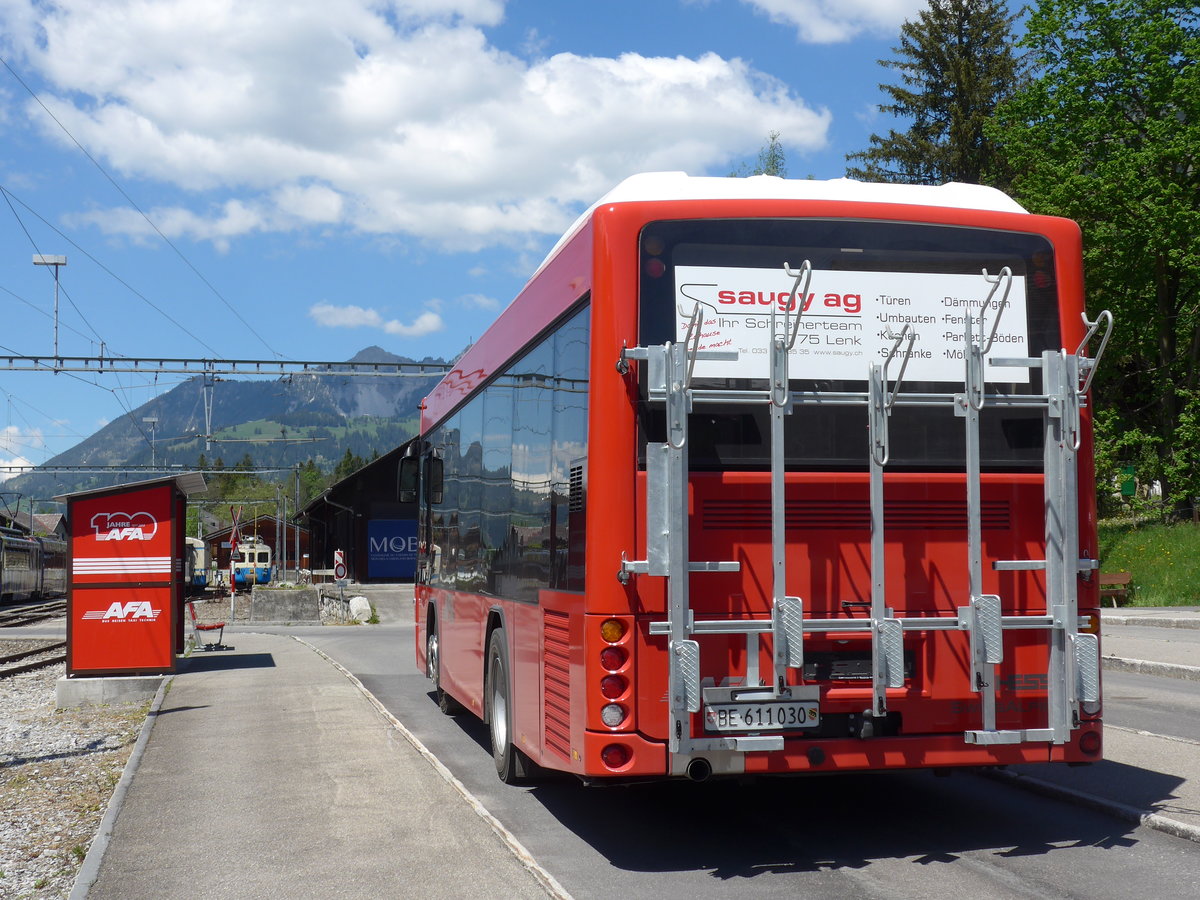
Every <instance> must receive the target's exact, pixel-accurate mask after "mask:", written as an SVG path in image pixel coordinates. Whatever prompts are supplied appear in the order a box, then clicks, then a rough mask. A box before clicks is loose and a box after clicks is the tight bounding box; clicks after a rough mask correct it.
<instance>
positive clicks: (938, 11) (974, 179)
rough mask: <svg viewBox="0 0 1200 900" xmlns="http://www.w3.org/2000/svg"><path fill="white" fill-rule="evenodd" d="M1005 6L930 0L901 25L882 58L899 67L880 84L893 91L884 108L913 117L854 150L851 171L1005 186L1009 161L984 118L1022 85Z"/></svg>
mask: <svg viewBox="0 0 1200 900" xmlns="http://www.w3.org/2000/svg"><path fill="white" fill-rule="evenodd" d="M1013 20H1014V17H1013V16H1010V15H1009V14H1008V9H1007V6H1006V5H1005V4H1004V3H1003V2H997V0H929V7H928V8H927V9H925V10H922V11H921V12H920V13H919V14H918V16H917V18H916V20H915V21H909V22H905V23H904V25H903V26H901V29H900V46H899V47H894V48H893V49H892V52H893V53H895V54H896V57H895V58H894V59H881V60H879V64H880V65H882V66H885V67H887V68H889V69H894V70H895V71H896V72H898V73H899V74H900V83H899V84H881V85H880V86H879V87H880V90H882V91H884V93H886V94H887V96H888V97H890V98H891V102H890V103H885V104H882V105H881V106H880V107H879V109H880V111H881V112H884V113H888V114H890V115H892V116H895V117H897V118H899V119H901V120H905V121H907V122H909V123H910V124H909V126H908V129H907V130H905V131H896V130H895V129H892V130H890V131H889V132H888V133H887V135H886V136H880V135H878V134H873V135H871V147H870V148H868V149H867V150H862V151H860V152H858V153H851V154H849V155H848V156H847V157H846V159H847V160H848V161H857V162H859V163H861V165H860V166H852V167H849V168H848V169H847V174H848V175H849V176H850V177H851V178H861V179H863V180H865V181H890V182H900V183H904V184H941V183H943V182H946V181H964V182H969V183H971V184H992V185H995V186H996V187H1004V186H1005V185H1006V182H1007V176H1006V170H1005V166H1004V164H1003V163H1002V161H1001V159H1000V157H999V156H998V154H997V151H996V147H995V145H994V143H993V142H992V140H991V139H990V138H989V137H988V136H987V134H986V133H985V132H984V123H985V122H987V120H988V119H989V118H990V117H991V115H992V114H993V112H994V111H995V109H996V106H997V105H998V104H999V103H1000V102H1001V101H1002V100H1003V99H1005V98H1006V97H1007V96H1008V95H1009V94H1010V93H1011V92H1012V90H1013V89H1014V88H1015V87H1016V86H1017V81H1018V79H1019V77H1020V66H1019V63H1018V60H1017V57H1016V55H1015V54H1014V52H1013V35H1012V23H1013Z"/></svg>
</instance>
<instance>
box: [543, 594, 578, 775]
mask: <svg viewBox="0 0 1200 900" xmlns="http://www.w3.org/2000/svg"><path fill="white" fill-rule="evenodd" d="M542 621H543V635H544V636H543V654H542V660H543V663H542V679H543V690H544V694H545V700H544V701H543V703H542V709H543V710H544V713H543V715H544V718H545V725H546V728H545V731H546V747H547V749H549V750H553V751H554V752H555V753H557V754H558V755H559V756H561V757H562V758H563V759H570V758H571V717H570V713H569V710H570V708H571V666H570V663H571V656H570V646H571V631H570V618H569V617H568V616H567V614H566V613H560V612H555V611H554V610H550V609H548V610H545V618H544V619H543V620H542Z"/></svg>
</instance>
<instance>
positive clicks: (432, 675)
mask: <svg viewBox="0 0 1200 900" xmlns="http://www.w3.org/2000/svg"><path fill="white" fill-rule="evenodd" d="M425 666H426V668H425V673H426V674H427V675H428V676H429V680H430V681H432V682H433V694H434V696H435V697H436V698H437V705H438V709H440V710H441V711H442V712H444V713H445V714H446V715H448V716H456V715H458V714H459V713H460V712H462V711H463V705H462V704H461V703H459V702H458V701H457V700H455V699H454V698H453V697H451V696H450V695H449V694H447V693H446V692H445V691H443V690H442V678H441V673H442V664H441V654H440V653H439V649H438V633H437V627H436V625H433V627H431V628H429V630H428V636H427V637H426V639H425Z"/></svg>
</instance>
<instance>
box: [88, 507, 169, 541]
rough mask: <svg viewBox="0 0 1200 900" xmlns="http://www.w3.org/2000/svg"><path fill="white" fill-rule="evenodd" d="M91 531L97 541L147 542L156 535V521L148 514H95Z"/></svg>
mask: <svg viewBox="0 0 1200 900" xmlns="http://www.w3.org/2000/svg"><path fill="white" fill-rule="evenodd" d="M92 530H93V531H95V532H96V540H98V541H149V540H151V539H153V537H154V535H156V534H158V520H157V519H155V518H154V516H152V515H150V513H146V512H136V513H134V514H133V515H130V514H129V513H123V512H109V513H96V515H94V516H92Z"/></svg>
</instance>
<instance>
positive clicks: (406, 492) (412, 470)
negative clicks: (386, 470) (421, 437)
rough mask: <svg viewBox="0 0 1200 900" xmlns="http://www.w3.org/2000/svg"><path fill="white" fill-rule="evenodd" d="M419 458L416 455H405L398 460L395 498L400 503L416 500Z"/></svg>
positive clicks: (414, 501)
mask: <svg viewBox="0 0 1200 900" xmlns="http://www.w3.org/2000/svg"><path fill="white" fill-rule="evenodd" d="M419 462H420V459H419V458H418V457H416V456H406V457H405V458H404V459H402V460H400V469H399V471H398V472H397V474H396V500H397V501H398V502H400V503H416V502H417V474H418V467H417V464H418V463H419Z"/></svg>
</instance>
